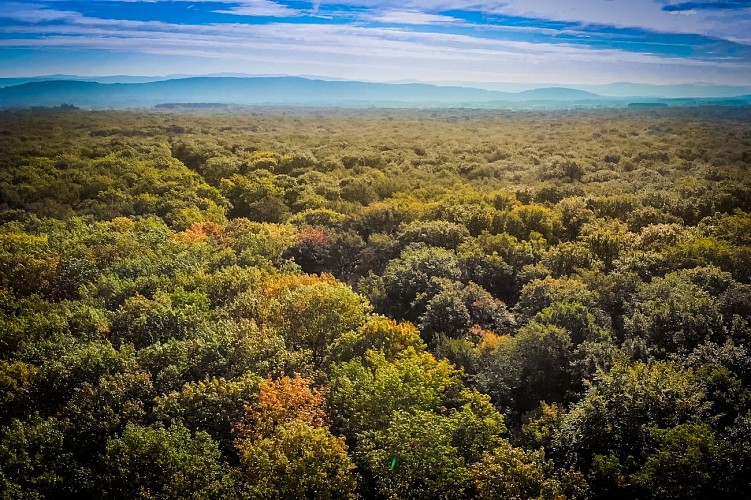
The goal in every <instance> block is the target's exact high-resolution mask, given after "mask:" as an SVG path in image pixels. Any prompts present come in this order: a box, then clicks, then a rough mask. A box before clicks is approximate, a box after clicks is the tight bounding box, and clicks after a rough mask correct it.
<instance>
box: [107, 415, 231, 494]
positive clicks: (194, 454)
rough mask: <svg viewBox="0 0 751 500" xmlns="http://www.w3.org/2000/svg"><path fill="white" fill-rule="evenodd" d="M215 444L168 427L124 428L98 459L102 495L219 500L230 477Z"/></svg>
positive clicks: (228, 488) (227, 488)
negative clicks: (102, 469) (100, 464)
mask: <svg viewBox="0 0 751 500" xmlns="http://www.w3.org/2000/svg"><path fill="white" fill-rule="evenodd" d="M220 455H221V454H220V452H219V448H218V446H217V444H216V442H214V441H212V439H211V437H209V435H208V434H206V433H205V432H196V433H195V434H191V433H190V431H189V430H188V429H186V428H185V427H184V426H183V425H181V424H179V423H173V424H172V425H171V426H170V427H169V428H164V427H140V426H138V425H135V424H128V425H127V426H126V428H125V431H124V432H123V434H122V436H120V437H115V438H112V439H110V440H109V441H108V442H107V448H106V450H105V452H104V454H103V455H102V463H103V465H104V469H105V472H104V477H103V479H104V482H103V484H102V493H103V494H105V495H107V496H111V497H116V498H158V499H167V498H212V497H213V498H217V497H221V496H224V495H226V494H227V493H229V492H230V491H232V482H231V475H230V474H229V470H228V469H227V467H226V466H225V465H224V464H223V463H222V462H221V461H220Z"/></svg>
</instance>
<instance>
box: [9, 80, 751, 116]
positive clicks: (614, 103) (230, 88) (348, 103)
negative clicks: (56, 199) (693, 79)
mask: <svg viewBox="0 0 751 500" xmlns="http://www.w3.org/2000/svg"><path fill="white" fill-rule="evenodd" d="M734 98H735V99H740V100H741V101H743V102H745V101H751V100H750V99H747V98H746V97H744V96H740V97H734ZM638 99H641V98H639V97H607V96H602V95H599V94H596V93H593V92H589V91H585V90H580V89H573V88H569V87H542V88H537V89H532V90H526V91H522V92H516V93H511V92H501V91H496V90H487V89H479V88H473V87H462V86H438V85H432V84H427V83H398V84H397V83H373V82H358V81H341V80H318V79H311V78H303V77H295V76H265V77H241V76H238V77H231V76H221V77H186V78H174V79H167V80H157V81H149V82H131V83H99V82H95V81H86V80H71V79H63V80H43V81H31V82H26V83H21V84H18V85H12V86H8V87H3V88H0V107H3V108H17V107H31V106H55V105H60V104H63V103H65V104H71V105H75V106H79V107H87V108H144V107H153V106H156V105H158V104H163V103H177V104H180V103H183V104H185V103H191V102H192V103H201V102H212V103H222V104H228V105H229V104H232V105H293V106H343V107H359V106H381V107H491V108H492V107H499V108H504V107H506V108H521V109H525V108H533V109H536V108H568V107H626V106H628V104H629V103H630V102H631V101H634V100H638ZM721 99H724V98H716V99H715V100H716V101H718V102H719V101H720V100H721ZM658 100H661V101H665V102H667V101H670V100H671V99H658ZM725 100H726V99H725ZM694 101H697V102H699V101H700V102H701V103H712V102H713V100H712V99H706V98H697V99H694V100H693V101H691V102H694ZM686 102H689V101H686Z"/></svg>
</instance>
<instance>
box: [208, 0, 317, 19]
mask: <svg viewBox="0 0 751 500" xmlns="http://www.w3.org/2000/svg"><path fill="white" fill-rule="evenodd" d="M232 3H238V2H232ZM213 12H216V13H217V14H232V15H235V16H251V17H296V16H301V15H303V12H302V11H300V10H298V9H293V8H290V7H288V6H286V5H283V4H280V3H277V2H272V1H271V0H246V1H244V2H242V4H241V5H237V6H235V7H232V8H230V9H219V10H215V11H213Z"/></svg>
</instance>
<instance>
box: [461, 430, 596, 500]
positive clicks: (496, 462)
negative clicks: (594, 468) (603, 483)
mask: <svg viewBox="0 0 751 500" xmlns="http://www.w3.org/2000/svg"><path fill="white" fill-rule="evenodd" d="M561 476H563V477H561ZM472 479H473V481H474V483H475V487H476V489H477V496H478V498H481V499H494V498H508V499H510V500H527V499H534V498H540V499H557V498H587V497H588V494H589V488H588V486H587V483H586V481H585V480H584V477H583V476H582V475H581V474H580V473H578V472H573V471H564V472H563V474H556V471H555V469H554V468H553V463H552V462H551V461H550V460H546V459H545V453H544V452H543V451H542V450H541V449H540V450H538V451H532V452H528V451H525V450H523V449H522V448H514V447H512V446H511V445H510V444H509V443H508V441H502V442H501V443H500V444H499V445H498V446H496V447H495V448H493V449H492V450H490V451H487V452H485V454H484V455H483V457H482V460H480V461H479V462H477V463H476V464H475V465H474V466H473V467H472Z"/></svg>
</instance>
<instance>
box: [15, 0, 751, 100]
mask: <svg viewBox="0 0 751 500" xmlns="http://www.w3.org/2000/svg"><path fill="white" fill-rule="evenodd" d="M217 73H242V74H250V75H281V74H283V75H301V76H319V77H326V78H335V79H347V80H363V81H384V82H394V81H424V82H443V83H446V82H464V83H472V82H511V83H515V82H516V83H520V82H530V83H546V84H547V83H554V84H561V85H573V84H607V83H612V82H626V81H627V82H638V83H650V84H695V83H702V84H714V85H743V86H747V85H751V0H736V1H703V2H702V1H696V2H686V1H682V0H490V1H485V2H477V1H475V0H437V1H423V0H401V1H395V0H387V1H372V0H336V1H334V2H327V1H313V2H304V1H292V0H243V1H230V0H88V1H73V0H27V1H19V0H15V1H6V0H0V77H28V76H40V75H51V74H69V75H71V74H72V75H81V76H106V75H143V76H162V75H174V74H185V75H204V74H217Z"/></svg>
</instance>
